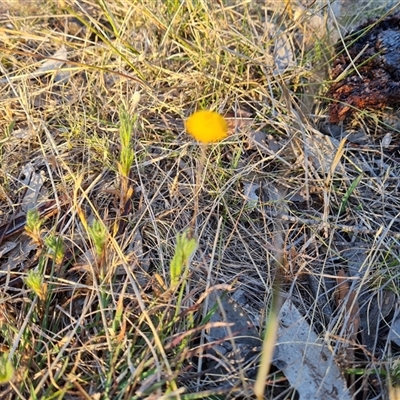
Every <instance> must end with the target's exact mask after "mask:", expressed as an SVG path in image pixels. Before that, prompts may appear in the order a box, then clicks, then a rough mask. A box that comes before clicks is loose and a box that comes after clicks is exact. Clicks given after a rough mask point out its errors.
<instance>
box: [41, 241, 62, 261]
mask: <svg viewBox="0 0 400 400" xmlns="http://www.w3.org/2000/svg"><path fill="white" fill-rule="evenodd" d="M44 243H45V245H46V246H47V248H48V255H49V257H51V258H52V259H53V260H54V261H55V263H56V264H57V265H60V264H61V263H62V260H63V259H64V246H63V240H62V238H61V237H57V236H54V235H50V236H48V237H46V238H45V239H44Z"/></svg>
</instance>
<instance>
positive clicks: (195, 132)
mask: <svg viewBox="0 0 400 400" xmlns="http://www.w3.org/2000/svg"><path fill="white" fill-rule="evenodd" d="M185 126H186V132H187V133H188V134H189V135H191V136H193V137H194V138H195V139H196V140H198V141H199V142H203V143H211V142H218V141H220V140H222V139H225V138H226V137H227V136H228V124H227V122H226V120H225V118H224V117H223V116H222V115H219V114H218V113H216V112H214V111H207V110H202V111H196V112H195V113H193V114H192V115H191V116H190V117H189V118H188V119H187V120H186V124H185Z"/></svg>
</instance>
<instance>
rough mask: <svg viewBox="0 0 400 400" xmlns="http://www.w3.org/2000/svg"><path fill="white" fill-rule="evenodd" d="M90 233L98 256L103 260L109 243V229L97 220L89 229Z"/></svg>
mask: <svg viewBox="0 0 400 400" xmlns="http://www.w3.org/2000/svg"><path fill="white" fill-rule="evenodd" d="M88 231H89V236H90V238H91V239H92V241H93V244H94V248H95V251H96V255H97V256H98V257H99V258H101V257H102V255H103V251H104V249H105V246H106V243H107V228H106V227H105V226H104V224H103V222H101V221H99V220H97V219H95V220H94V221H93V223H92V225H91V226H89V227H88Z"/></svg>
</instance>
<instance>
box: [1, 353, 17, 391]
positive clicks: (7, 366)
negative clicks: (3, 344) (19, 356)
mask: <svg viewBox="0 0 400 400" xmlns="http://www.w3.org/2000/svg"><path fill="white" fill-rule="evenodd" d="M13 376H14V367H13V365H12V362H11V360H10V359H9V357H8V353H3V354H1V355H0V384H5V383H8V382H10V381H11V379H12V378H13Z"/></svg>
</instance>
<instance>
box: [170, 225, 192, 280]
mask: <svg viewBox="0 0 400 400" xmlns="http://www.w3.org/2000/svg"><path fill="white" fill-rule="evenodd" d="M196 249H197V241H196V239H195V238H193V237H190V235H189V232H188V231H185V232H183V233H182V234H178V235H177V237H176V247H175V253H174V257H173V258H172V261H171V264H170V275H171V288H175V287H176V286H177V285H178V283H179V280H180V278H181V277H182V275H186V274H187V271H188V268H189V264H190V259H191V258H192V256H193V254H194V252H195V251H196Z"/></svg>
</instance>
